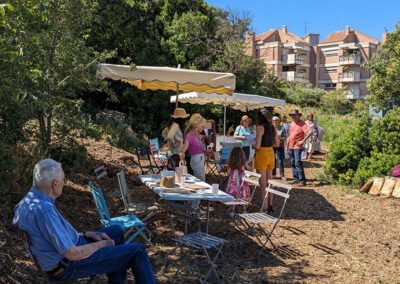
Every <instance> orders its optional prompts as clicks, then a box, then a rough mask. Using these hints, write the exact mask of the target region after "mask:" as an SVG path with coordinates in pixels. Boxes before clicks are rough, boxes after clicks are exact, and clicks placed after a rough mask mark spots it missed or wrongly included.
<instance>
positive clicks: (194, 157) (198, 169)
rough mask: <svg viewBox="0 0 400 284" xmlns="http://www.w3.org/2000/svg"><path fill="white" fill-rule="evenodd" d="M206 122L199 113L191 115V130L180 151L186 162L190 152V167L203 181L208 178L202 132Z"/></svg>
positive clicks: (182, 160) (181, 157) (183, 160)
mask: <svg viewBox="0 0 400 284" xmlns="http://www.w3.org/2000/svg"><path fill="white" fill-rule="evenodd" d="M205 123H206V120H205V119H204V118H203V117H202V116H201V115H200V114H198V113H195V114H193V115H192V116H191V117H190V119H189V126H190V131H189V132H188V134H186V137H185V143H184V144H183V147H182V149H181V151H180V152H179V157H180V159H181V163H184V162H185V152H186V151H188V152H189V154H190V167H191V168H192V169H193V174H194V176H195V177H197V178H199V179H201V180H202V181H204V180H205V179H206V175H205V170H204V162H205V159H204V152H203V147H202V142H201V136H200V132H202V131H203V129H204V124H205Z"/></svg>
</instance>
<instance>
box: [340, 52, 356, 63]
mask: <svg viewBox="0 0 400 284" xmlns="http://www.w3.org/2000/svg"><path fill="white" fill-rule="evenodd" d="M360 64H361V56H360V55H359V54H349V55H342V56H339V65H360Z"/></svg>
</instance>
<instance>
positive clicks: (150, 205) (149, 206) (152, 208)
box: [117, 170, 158, 245]
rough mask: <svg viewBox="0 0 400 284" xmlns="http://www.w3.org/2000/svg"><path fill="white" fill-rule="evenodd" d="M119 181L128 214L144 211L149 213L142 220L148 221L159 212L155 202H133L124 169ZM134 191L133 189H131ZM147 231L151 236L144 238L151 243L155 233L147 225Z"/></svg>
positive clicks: (120, 173) (118, 175) (119, 174)
mask: <svg viewBox="0 0 400 284" xmlns="http://www.w3.org/2000/svg"><path fill="white" fill-rule="evenodd" d="M117 177H118V183H119V189H120V190H121V195H122V200H123V202H124V206H125V213H126V214H137V213H144V214H147V215H145V216H144V217H143V218H142V222H146V220H148V219H150V218H151V217H152V216H154V215H155V214H156V213H157V210H158V207H157V204H156V203H155V202H141V203H133V202H132V201H131V198H130V197H131V195H132V194H128V192H129V190H128V186H127V184H126V179H125V173H124V170H121V171H120V172H119V173H118V174H117ZM130 192H132V191H130ZM144 229H145V230H146V231H147V233H148V234H149V237H146V236H144V235H142V237H143V238H144V239H146V241H147V242H148V243H149V244H150V245H153V244H152V243H151V237H152V236H153V234H152V233H151V232H150V230H149V229H148V228H147V227H145V228H144Z"/></svg>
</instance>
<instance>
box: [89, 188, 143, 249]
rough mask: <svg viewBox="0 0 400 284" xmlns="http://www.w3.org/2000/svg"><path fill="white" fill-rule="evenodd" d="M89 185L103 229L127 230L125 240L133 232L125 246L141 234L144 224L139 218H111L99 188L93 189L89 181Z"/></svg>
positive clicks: (130, 216)
mask: <svg viewBox="0 0 400 284" xmlns="http://www.w3.org/2000/svg"><path fill="white" fill-rule="evenodd" d="M89 185H90V189H91V191H92V194H93V199H94V202H95V203H96V207H97V210H98V211H99V214H100V222H101V223H102V224H103V225H104V227H108V226H111V225H118V226H120V227H121V229H122V230H125V229H128V231H127V232H126V233H125V236H124V237H125V238H127V237H128V236H129V235H130V234H131V233H132V230H134V231H135V233H134V234H133V235H132V236H131V237H130V238H129V239H128V240H127V241H126V242H125V243H126V244H128V243H130V242H131V241H132V240H133V239H134V238H136V236H137V235H139V234H141V233H142V231H143V230H144V229H145V227H146V223H143V222H142V221H140V220H139V218H138V217H136V215H133V214H130V215H125V216H119V217H114V218H111V217H110V213H109V212H108V209H107V205H106V202H105V201H104V197H103V192H102V190H101V188H95V187H94V185H93V183H92V182H91V181H89Z"/></svg>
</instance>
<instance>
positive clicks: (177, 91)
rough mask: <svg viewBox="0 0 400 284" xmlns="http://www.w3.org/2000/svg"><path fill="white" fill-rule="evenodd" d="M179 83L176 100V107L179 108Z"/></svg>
mask: <svg viewBox="0 0 400 284" xmlns="http://www.w3.org/2000/svg"><path fill="white" fill-rule="evenodd" d="M178 96H179V85H176V100H175V108H178V99H179V97H178Z"/></svg>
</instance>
